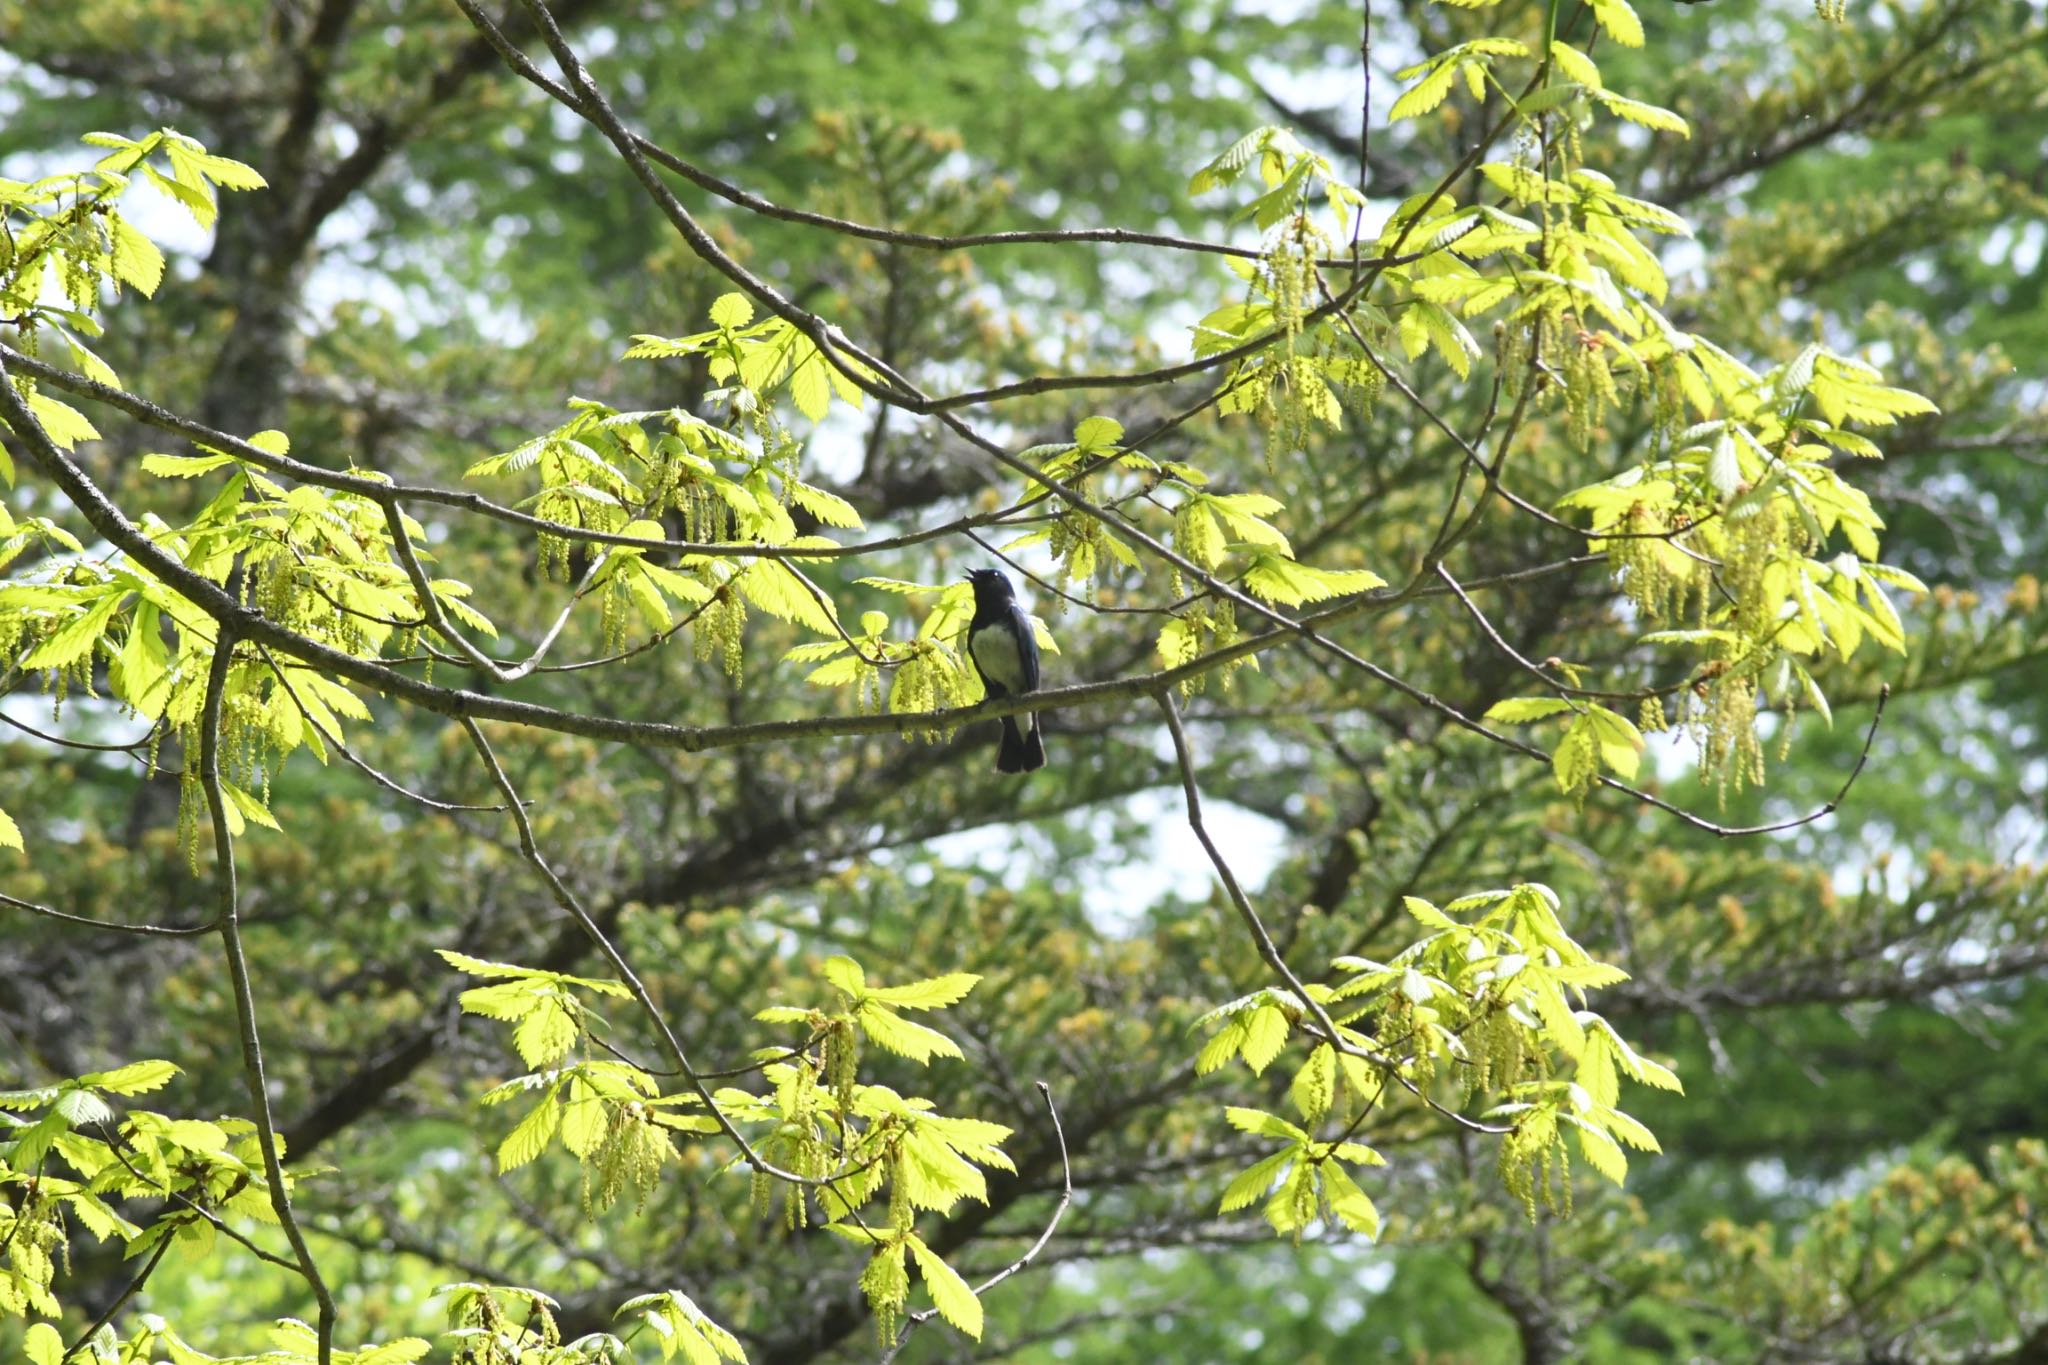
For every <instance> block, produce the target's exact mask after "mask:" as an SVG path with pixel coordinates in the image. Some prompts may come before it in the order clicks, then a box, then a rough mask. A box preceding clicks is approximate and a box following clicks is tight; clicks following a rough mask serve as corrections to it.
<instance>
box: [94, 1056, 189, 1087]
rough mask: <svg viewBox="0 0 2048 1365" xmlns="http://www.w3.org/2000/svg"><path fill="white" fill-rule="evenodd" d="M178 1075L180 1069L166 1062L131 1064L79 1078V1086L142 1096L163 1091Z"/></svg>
mask: <svg viewBox="0 0 2048 1365" xmlns="http://www.w3.org/2000/svg"><path fill="white" fill-rule="evenodd" d="M177 1074H178V1067H177V1066H176V1065H174V1064H173V1063H170V1062H165V1061H147V1062H130V1063H128V1065H126V1066H120V1067H116V1068H114V1069H113V1070H112V1071H94V1072H90V1073H88V1074H86V1075H83V1076H80V1077H79V1078H78V1081H79V1084H81V1085H90V1086H95V1087H97V1088H98V1089H101V1090H106V1091H111V1092H112V1093H114V1094H116V1095H141V1094H145V1093H147V1092H148V1091H151V1090H158V1089H161V1088H162V1087H163V1086H165V1085H167V1084H169V1083H170V1079H171V1077H173V1076H175V1075H177Z"/></svg>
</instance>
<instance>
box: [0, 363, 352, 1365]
mask: <svg viewBox="0 0 2048 1365" xmlns="http://www.w3.org/2000/svg"><path fill="white" fill-rule="evenodd" d="M0 389H4V390H6V391H7V392H8V393H9V394H10V395H11V393H12V386H11V385H9V384H8V383H7V381H6V380H5V379H4V378H0ZM235 644H236V639H235V636H234V634H233V632H231V631H229V630H228V629H226V628H225V627H223V628H222V630H221V631H220V634H219V635H218V636H217V637H216V638H215V639H214V642H213V661H212V663H211V664H210V665H209V667H208V669H207V674H206V700H205V704H204V707H203V709H202V710H201V711H200V715H199V782H200V786H201V787H202V788H203V789H204V790H205V792H206V808H207V814H208V815H209V816H210V817H211V818H212V821H213V851H214V864H215V865H214V877H215V880H216V882H217V884H218V886H219V888H220V917H219V920H218V925H219V928H220V936H221V943H222V946H223V947H224V948H225V950H226V953H227V964H228V976H229V979H230V980H231V981H232V983H233V986H234V996H235V1022H236V1026H237V1028H238V1030H239V1032H240V1034H241V1044H242V1078H243V1081H244V1083H245V1084H246V1086H247V1089H248V1092H249V1104H250V1107H251V1108H252V1109H253V1111H254V1115H253V1116H254V1118H255V1121H256V1142H257V1146H258V1147H259V1148H260V1149H261V1150H262V1153H263V1175H264V1182H265V1184H266V1185H267V1186H268V1187H269V1188H268V1191H267V1193H268V1194H269V1196H270V1207H271V1210H272V1212H274V1213H275V1214H276V1215H277V1221H278V1223H279V1225H280V1226H281V1227H283V1229H284V1234H285V1239H286V1240H287V1241H289V1242H290V1243H291V1246H292V1253H293V1255H294V1256H295V1257H296V1258H297V1260H298V1271H299V1275H300V1277H301V1278H302V1279H304V1280H305V1281H306V1284H307V1286H308V1287H309V1288H311V1289H312V1291H313V1298H314V1300H315V1302H316V1303H317V1304H318V1305H319V1309H320V1314H319V1324H318V1329H317V1330H318V1340H319V1361H320V1365H329V1362H330V1361H331V1360H332V1358H333V1354H334V1296H333V1295H332V1294H331V1293H329V1292H328V1288H327V1282H326V1280H324V1279H322V1278H321V1275H320V1268H319V1266H318V1265H316V1264H315V1263H314V1261H313V1252H312V1250H311V1248H309V1247H308V1246H307V1245H306V1234H305V1232H304V1231H303V1230H302V1229H301V1228H300V1227H299V1220H298V1217H297V1215H296V1214H294V1213H293V1211H292V1197H291V1191H290V1189H289V1187H288V1186H287V1185H286V1184H285V1174H284V1161H283V1158H282V1157H281V1156H280V1155H279V1151H278V1144H277V1125H276V1123H275V1122H274V1120H273V1119H272V1117H271V1113H270V1083H269V1081H268V1079H267V1078H266V1077H265V1076H264V1073H263V1040H262V1036H261V1034H260V1033H259V1032H258V1030H257V1026H256V994H255V990H254V988H253V987H252V985H251V984H250V980H249V959H248V957H247V956H246V955H245V954H244V953H243V951H242V925H241V909H240V903H239V899H238V896H237V892H236V887H235V839H234V835H233V834H232V833H230V832H229V829H228V812H227V794H226V792H225V791H224V790H223V789H222V787H221V777H220V713H221V704H222V702H223V701H224V699H225V694H226V692H227V681H228V670H229V668H230V667H231V665H232V663H233V658H234V652H235Z"/></svg>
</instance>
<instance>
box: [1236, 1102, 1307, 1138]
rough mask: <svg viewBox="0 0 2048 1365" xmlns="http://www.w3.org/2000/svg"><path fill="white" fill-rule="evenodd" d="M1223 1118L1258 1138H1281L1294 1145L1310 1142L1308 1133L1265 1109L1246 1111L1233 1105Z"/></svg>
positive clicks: (1241, 1130) (1239, 1129)
mask: <svg viewBox="0 0 2048 1365" xmlns="http://www.w3.org/2000/svg"><path fill="white" fill-rule="evenodd" d="M1223 1117H1224V1118H1226V1119H1228V1120H1229V1121H1230V1126H1231V1127H1233V1128H1235V1129H1237V1130H1238V1131H1240V1132H1244V1133H1250V1134H1252V1135H1254V1136H1256V1137H1270V1138H1280V1139H1282V1140H1284V1141H1287V1142H1294V1143H1302V1142H1307V1141H1308V1140H1309V1138H1308V1134H1307V1133H1305V1132H1303V1131H1302V1130H1301V1129H1299V1128H1297V1127H1295V1126H1294V1125H1293V1124H1291V1123H1289V1122H1288V1121H1287V1120H1286V1119H1283V1118H1281V1117H1280V1116H1279V1115H1277V1114H1268V1113H1267V1112H1265V1111H1264V1110H1263V1109H1246V1108H1243V1107H1241V1106H1239V1105H1231V1106H1230V1107H1229V1108H1227V1109H1225V1110H1224V1111H1223Z"/></svg>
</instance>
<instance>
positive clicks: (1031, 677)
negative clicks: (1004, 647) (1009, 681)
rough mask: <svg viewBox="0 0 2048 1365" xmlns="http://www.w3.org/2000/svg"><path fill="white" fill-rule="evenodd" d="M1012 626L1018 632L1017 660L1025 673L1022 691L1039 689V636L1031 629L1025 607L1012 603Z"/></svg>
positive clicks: (1021, 670) (1020, 669)
mask: <svg viewBox="0 0 2048 1365" xmlns="http://www.w3.org/2000/svg"><path fill="white" fill-rule="evenodd" d="M1010 628H1011V629H1012V630H1014V631H1015V632H1016V633H1017V656H1018V657H1017V662H1018V665H1019V671H1020V672H1021V673H1022V674H1023V675H1024V678H1023V681H1024V685H1023V686H1022V687H1021V688H1019V689H1018V690H1019V691H1022V692H1036V691H1037V690H1038V636H1037V635H1036V634H1035V633H1034V632H1033V631H1032V629H1031V618H1030V617H1029V616H1026V615H1025V614H1024V608H1022V607H1020V606H1018V605H1017V604H1016V603H1014V602H1013V603H1011V604H1010Z"/></svg>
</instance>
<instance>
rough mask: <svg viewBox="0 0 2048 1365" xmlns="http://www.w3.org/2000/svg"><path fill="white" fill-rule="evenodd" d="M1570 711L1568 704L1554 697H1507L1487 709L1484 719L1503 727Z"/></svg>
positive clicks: (1570, 707) (1524, 723)
mask: <svg viewBox="0 0 2048 1365" xmlns="http://www.w3.org/2000/svg"><path fill="white" fill-rule="evenodd" d="M1571 709H1572V704H1571V703H1570V702H1568V701H1562V700H1560V699H1558V698H1556V697H1509V698H1508V699H1507V700H1505V701H1497V702H1495V703H1494V704H1493V705H1491V706H1489V707H1487V708H1486V719H1487V720H1497V721H1500V722H1501V723H1502V724H1504V725H1526V724H1527V723H1528V722H1530V721H1532V720H1543V719H1545V718H1546V717H1549V716H1555V715H1557V714H1559V713H1560V712H1564V711H1569V710H1571Z"/></svg>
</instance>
